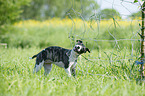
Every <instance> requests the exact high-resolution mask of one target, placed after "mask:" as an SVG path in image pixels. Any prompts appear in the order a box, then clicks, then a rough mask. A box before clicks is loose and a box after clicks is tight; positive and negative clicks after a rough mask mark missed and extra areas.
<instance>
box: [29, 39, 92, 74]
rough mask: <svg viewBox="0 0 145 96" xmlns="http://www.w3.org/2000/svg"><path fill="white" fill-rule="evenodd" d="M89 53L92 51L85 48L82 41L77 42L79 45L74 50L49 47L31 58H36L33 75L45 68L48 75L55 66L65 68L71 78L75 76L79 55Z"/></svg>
mask: <svg viewBox="0 0 145 96" xmlns="http://www.w3.org/2000/svg"><path fill="white" fill-rule="evenodd" d="M87 51H88V52H89V53H90V50H89V49H88V48H86V47H85V45H84V44H83V42H82V41H81V40H77V44H76V45H75V46H74V48H73V49H72V50H69V49H64V48H61V47H57V46H52V47H48V48H46V49H44V50H42V51H41V52H40V53H38V54H37V55H34V56H33V57H32V58H30V59H33V58H35V57H36V64H35V67H34V70H33V73H36V72H38V71H39V70H40V69H41V68H42V66H43V67H44V70H45V73H44V75H47V74H49V72H50V71H51V68H52V64H55V65H57V66H59V67H62V68H64V69H65V71H66V73H68V75H69V76H71V75H73V76H75V75H76V74H75V67H76V63H77V58H78V56H79V55H81V54H82V53H86V52H87Z"/></svg>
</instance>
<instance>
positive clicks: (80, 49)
mask: <svg viewBox="0 0 145 96" xmlns="http://www.w3.org/2000/svg"><path fill="white" fill-rule="evenodd" d="M76 42H77V44H76V45H75V46H74V48H73V50H74V51H75V52H77V53H78V54H82V53H86V52H87V51H88V52H89V53H90V50H89V49H88V48H86V47H85V45H84V44H83V41H81V40H76Z"/></svg>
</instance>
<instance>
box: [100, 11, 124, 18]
mask: <svg viewBox="0 0 145 96" xmlns="http://www.w3.org/2000/svg"><path fill="white" fill-rule="evenodd" d="M99 14H100V16H101V19H111V18H118V19H121V16H120V14H119V12H117V11H116V10H115V9H103V10H101V12H100V13H99Z"/></svg>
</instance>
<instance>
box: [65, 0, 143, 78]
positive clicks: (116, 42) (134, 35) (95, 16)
mask: <svg viewBox="0 0 145 96" xmlns="http://www.w3.org/2000/svg"><path fill="white" fill-rule="evenodd" d="M70 1H71V0H70ZM81 1H82V0H81ZM102 1H103V2H107V3H108V4H109V5H110V6H111V7H110V8H111V9H115V7H123V10H124V11H128V12H129V13H130V15H131V14H133V12H132V11H131V10H130V9H129V8H128V6H126V5H125V4H124V3H129V4H133V5H135V6H138V8H141V4H142V2H138V3H134V0H131V1H126V0H120V4H119V5H118V4H116V3H114V2H115V1H116V0H112V2H111V1H110V0H102ZM72 6H73V5H72ZM81 6H83V5H81ZM100 6H101V5H100ZM90 7H92V8H93V9H94V10H93V13H92V14H91V15H90V17H89V18H87V19H86V18H84V17H83V16H82V13H80V12H77V11H76V10H75V9H74V8H73V7H71V8H70V9H69V10H68V11H67V12H66V13H67V14H66V15H67V16H68V17H69V18H70V19H71V20H72V28H71V30H70V32H69V39H70V42H71V43H72V46H73V43H74V42H75V41H76V40H77V39H81V40H84V41H87V44H88V43H89V42H95V43H92V44H93V45H92V46H91V48H90V49H91V50H97V52H98V53H95V54H98V55H97V56H95V57H94V56H90V55H89V56H88V57H85V56H84V55H83V56H82V57H80V58H81V59H80V60H81V62H83V60H82V59H85V60H86V61H87V63H90V64H91V67H94V66H95V65H94V63H95V64H96V63H97V62H101V64H106V62H108V63H110V65H111V64H112V63H117V62H123V63H125V62H128V63H129V64H130V65H129V66H130V68H129V67H127V68H128V69H129V70H130V72H132V71H131V70H132V69H133V68H134V66H135V61H136V60H138V59H140V55H139V53H140V50H139V49H136V46H138V47H140V42H141V39H140V36H139V35H138V34H140V32H141V26H140V25H141V20H139V19H137V20H133V19H131V18H130V15H126V14H121V16H125V17H126V18H125V19H118V18H117V17H116V18H115V17H112V18H110V19H112V21H113V22H112V23H111V24H108V25H107V26H104V28H105V29H106V30H107V35H109V37H111V38H112V39H108V38H105V36H104V38H103V39H101V38H99V36H100V34H102V32H101V28H103V27H101V23H100V22H102V21H103V20H106V21H107V20H110V19H102V18H101V17H102V16H101V15H100V14H99V12H100V11H101V9H100V8H98V9H97V10H96V9H95V8H94V6H93V4H92V5H90ZM81 8H83V7H81ZM70 10H71V11H70ZM81 10H83V9H81ZM72 12H73V14H75V15H76V17H78V18H81V19H82V21H83V23H81V24H82V26H83V27H82V29H81V33H79V34H77V33H76V30H74V29H76V27H77V24H76V21H75V20H74V17H72V15H71V14H72ZM108 14H110V13H108ZM102 15H103V14H102ZM94 21H95V24H96V25H97V26H96V27H95V28H94V27H93V26H92V25H93V24H94ZM119 21H129V22H131V23H130V25H129V26H128V27H129V28H130V30H131V31H130V33H129V34H131V37H128V38H116V36H115V35H114V34H113V33H112V32H111V31H112V30H111V28H112V26H113V27H114V29H115V30H117V28H118V27H119V28H120V29H123V26H122V25H120V24H119V23H118V22H119ZM134 21H137V23H138V24H136V25H138V26H137V27H138V28H137V30H134V26H135V25H133V24H132V23H133V22H134ZM87 22H90V25H88V23H87ZM87 26H89V28H88V29H87ZM88 31H91V32H94V33H95V38H94V37H93V38H92V37H87V38H86V37H85V35H86V34H89V32H88ZM120 33H121V31H119V32H118V33H116V34H120ZM124 33H125V32H124ZM126 33H128V31H126ZM120 37H121V36H120ZM97 38H99V39H97ZM104 42H108V43H112V44H111V45H113V46H112V48H111V49H110V50H111V51H109V53H110V54H108V53H107V52H108V51H106V50H104V51H103V50H101V48H99V47H98V49H96V47H94V46H95V44H96V45H98V46H100V45H101V44H103V43H104ZM120 42H123V43H124V42H130V44H131V48H129V50H128V51H131V52H130V53H129V57H124V58H122V59H121V58H120V59H119V60H118V59H114V57H113V55H115V57H116V58H117V57H121V56H120V54H116V52H118V51H119V50H120V49H121V48H120V47H122V46H124V45H122V44H120ZM136 42H137V43H138V45H136V44H137V43H136ZM124 47H126V46H124ZM126 49H127V47H126ZM100 50H101V52H100ZM95 52H96V51H95ZM134 53H136V54H134ZM101 54H105V55H106V56H105V55H104V57H101ZM123 63H121V64H123ZM101 64H97V65H98V66H101V67H102V66H103V65H101ZM113 66H117V67H119V66H118V65H117V64H116V65H115V64H114V65H113ZM83 67H84V66H83V65H81V64H80V65H79V67H77V70H78V71H79V72H81V73H82V74H89V75H96V76H105V77H110V78H116V79H117V76H110V75H109V74H108V73H107V72H106V73H105V74H97V73H93V72H92V71H88V69H87V68H88V67H85V70H86V71H84V69H83Z"/></svg>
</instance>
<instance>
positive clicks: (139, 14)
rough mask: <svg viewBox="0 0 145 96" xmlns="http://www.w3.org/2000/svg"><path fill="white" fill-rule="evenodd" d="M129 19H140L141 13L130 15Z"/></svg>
mask: <svg viewBox="0 0 145 96" xmlns="http://www.w3.org/2000/svg"><path fill="white" fill-rule="evenodd" d="M129 17H130V18H132V19H135V18H141V11H138V12H136V13H132V14H131V15H130V16H129Z"/></svg>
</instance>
